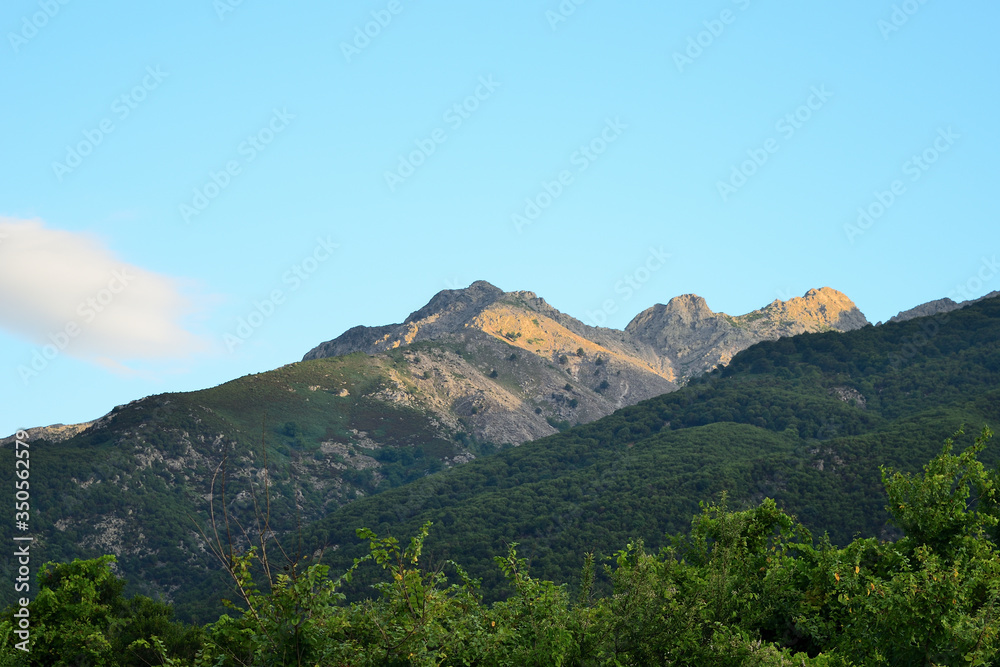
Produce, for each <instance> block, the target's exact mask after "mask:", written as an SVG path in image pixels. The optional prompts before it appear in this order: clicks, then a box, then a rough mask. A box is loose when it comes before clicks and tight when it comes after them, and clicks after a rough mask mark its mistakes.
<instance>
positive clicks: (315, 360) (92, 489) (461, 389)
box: [0, 283, 863, 617]
mask: <svg viewBox="0 0 1000 667" xmlns="http://www.w3.org/2000/svg"><path fill="white" fill-rule="evenodd" d="M820 292H823V291H822V290H821V291H820ZM829 292H830V293H832V294H833V295H836V294H839V293H834V292H833V290H829ZM691 298H692V299H695V298H696V297H691ZM821 300H822V299H814V301H817V303H818V305H817V306H816V309H817V312H818V313H819V315H817V316H815V317H811V319H804V320H803V322H802V323H798V324H796V323H795V322H792V323H791V324H789V323H788V322H786V321H783V320H781V319H780V318H782V317H787V316H788V314H787V313H785V311H784V310H782V308H785V309H787V308H788V307H791V306H781V307H778V306H776V305H775V304H772V305H771V306H768V307H767V308H765V309H762V310H761V311H755V313H751V314H750V315H747V316H743V318H742V319H741V318H729V319H732V320H733V321H734V322H736V324H731V323H730V322H729V319H727V318H728V316H725V315H721V314H719V315H716V314H710V311H709V313H704V312H703V313H701V314H700V315H699V320H698V322H696V323H695V324H696V326H693V327H691V326H690V324H691V322H690V321H688V320H686V319H684V318H683V317H681V318H680V319H679V320H678V322H674V321H673V320H669V318H661V319H662V326H663V329H664V330H665V331H666V330H670V331H673V333H669V334H664V337H662V339H661V338H657V337H656V335H655V326H654V325H653V318H652V317H651V318H647V319H646V320H643V322H644V323H643V324H642V326H640V325H639V324H636V326H635V327H633V329H634V330H635V331H637V332H638V333H636V334H635V335H633V334H630V333H628V332H622V331H616V330H613V329H604V328H594V327H587V326H586V325H584V324H582V323H580V322H578V321H576V320H574V319H573V318H571V317H568V316H566V315H564V314H562V313H560V312H559V311H557V310H556V309H554V308H552V307H551V306H549V305H548V304H547V303H545V301H543V300H542V299H540V298H538V297H537V296H535V295H534V294H532V293H530V292H514V293H504V292H502V291H500V290H498V289H496V288H494V287H492V286H490V285H488V284H487V283H475V284H474V285H473V286H472V287H470V288H469V289H467V290H450V291H445V292H442V293H440V294H438V295H437V296H435V297H434V299H432V300H431V301H430V303H428V304H427V305H426V306H425V307H424V308H422V309H420V310H418V311H416V312H415V313H414V314H413V315H411V316H410V318H408V319H407V321H406V322H404V323H403V324H401V325H392V326H390V327H378V328H374V329H368V328H356V329H353V330H351V331H349V332H348V333H347V334H345V335H344V336H341V337H340V338H338V339H336V340H335V341H331V342H330V343H327V344H324V346H321V347H320V348H318V349H317V350H314V352H313V353H310V355H307V357H310V358H309V359H308V360H306V361H303V362H300V363H296V364H289V365H288V366H284V367H282V368H279V369H276V370H274V371H270V372H267V373H260V374H256V375H250V376H246V377H243V378H239V379H237V380H233V381H231V382H227V383H225V384H223V385H220V386H218V387H214V388H211V389H206V390H202V391H197V392H188V393H176V394H163V395H159V396H151V397H147V398H144V399H141V400H138V401H134V402H132V403H130V404H128V405H125V406H120V407H118V408H116V409H115V410H113V411H112V412H111V413H109V414H108V415H107V416H105V417H104V418H102V419H100V420H97V421H96V422H93V423H91V424H89V425H88V424H85V425H75V426H73V427H60V428H55V427H49V428H43V429H33V430H32V432H31V434H30V435H31V438H32V439H33V444H32V470H33V472H32V499H33V509H32V512H33V514H32V530H33V531H34V535H35V536H36V542H35V546H33V553H34V554H35V557H36V558H37V559H38V560H39V561H40V562H43V561H44V560H72V559H73V558H77V557H94V556H98V555H101V554H105V553H110V554H114V555H116V556H117V557H118V558H119V567H120V569H121V571H122V572H123V573H124V574H126V575H127V576H128V578H129V579H130V580H131V581H132V582H133V583H134V584H135V585H137V586H140V587H142V590H143V592H146V593H149V594H154V595H165V596H167V597H168V599H171V600H173V601H175V602H176V603H177V604H178V606H179V609H182V610H183V613H184V614H185V615H187V616H189V617H190V616H197V615H199V614H202V615H204V617H210V616H211V615H212V614H213V613H215V612H217V609H215V608H211V609H209V608H208V607H206V605H209V606H211V605H212V604H213V603H212V602H210V601H209V599H208V598H206V597H205V596H204V595H203V594H202V593H201V592H200V590H199V588H198V587H196V586H193V585H192V584H193V583H194V582H196V581H197V582H202V583H203V584H204V586H206V587H207V588H209V589H213V588H214V589H215V590H219V587H220V586H222V585H223V579H222V577H221V573H220V570H219V567H218V563H215V562H214V561H213V559H212V558H211V556H210V554H209V552H208V549H209V544H208V543H206V541H205V538H204V535H203V534H202V533H203V532H204V533H208V534H211V524H210V520H209V516H208V513H209V509H210V507H211V506H212V505H211V504H214V506H215V509H216V510H217V511H221V509H222V508H223V507H224V508H225V509H226V511H229V512H231V514H232V518H233V519H234V520H235V521H238V522H239V523H240V524H241V525H244V526H247V525H252V524H253V521H254V517H255V512H256V510H255V502H259V501H260V499H261V494H262V493H263V491H264V490H265V489H270V491H271V494H272V503H271V506H270V511H271V518H270V526H271V528H272V529H273V530H275V531H278V532H283V531H288V530H292V529H293V528H294V527H295V526H297V525H302V524H305V523H309V522H311V521H314V520H317V519H320V518H321V517H323V516H325V515H327V514H329V513H330V512H335V511H336V510H337V509H338V508H340V507H341V506H344V505H346V504H348V503H352V502H357V500H358V499H364V498H366V497H369V496H371V495H373V494H379V493H383V492H386V491H388V490H391V489H393V488H396V487H400V486H405V485H407V484H410V483H412V482H414V481H416V480H419V479H422V478H424V477H425V476H428V475H431V474H432V473H435V472H437V471H440V470H442V469H444V468H447V467H450V466H454V465H456V464H460V463H465V462H468V461H471V460H473V459H475V458H477V457H479V458H481V457H483V456H484V455H488V454H491V453H493V452H495V451H497V450H498V449H502V448H504V447H506V446H509V445H514V444H518V443H521V442H524V441H528V440H532V439H535V438H538V437H540V436H545V435H551V434H554V433H556V432H557V431H558V430H562V429H566V428H568V427H569V426H571V425H573V424H582V423H587V422H590V421H593V420H595V419H598V418H600V417H603V416H605V415H608V414H610V413H612V412H613V411H614V410H616V409H619V408H621V407H623V406H627V405H630V404H634V403H637V402H639V401H642V400H645V399H649V398H651V397H653V396H658V395H661V394H663V393H665V392H669V391H672V390H674V389H676V388H677V387H678V386H679V378H678V377H677V371H676V368H677V366H675V364H677V363H678V361H677V360H682V361H685V360H686V359H687V357H685V356H684V354H685V353H684V352H683V351H680V352H676V353H675V352H674V351H672V350H671V349H670V348H669V346H668V345H667V344H666V343H665V341H667V342H671V341H675V340H684V341H688V343H689V344H690V345H692V346H693V345H695V342H698V344H699V345H702V348H704V349H708V348H711V346H712V340H716V339H717V340H721V341H723V343H724V345H725V346H726V347H725V348H724V349H723V348H720V350H721V351H719V352H717V353H716V354H715V356H714V357H713V356H712V355H707V356H705V354H703V355H702V358H701V361H696V362H695V363H688V364H687V366H685V367H684V368H683V369H682V372H683V373H684V374H687V373H691V372H694V370H696V369H698V368H701V367H702V366H703V365H704V364H712V363H717V361H718V360H719V359H723V358H725V356H726V354H729V352H728V350H731V349H734V348H735V347H737V346H740V345H749V344H750V343H751V342H752V341H753V340H754V338H755V337H769V336H777V335H781V333H782V332H787V331H792V330H793V328H794V327H800V328H830V327H831V326H833V324H836V323H838V321H839V320H838V319H837V318H839V317H840V315H839V314H838V315H837V318H834V317H832V314H833V313H840V311H837V310H836V308H831V307H829V306H828V307H827V309H826V311H823V310H821V306H823V305H824V304H823V303H819V301H821ZM800 301H801V300H798V301H797V300H795V299H793V300H789V301H788V302H786V304H793V305H794V304H796V303H799V302H800ZM805 302H808V303H812V301H810V300H809V298H808V295H807V298H805V301H804V302H803V303H805ZM776 304H779V305H780V304H781V302H776ZM851 308H853V306H851ZM704 310H707V307H706V308H705V309H704ZM847 310H848V311H849V310H850V309H849V308H848V309H847ZM855 310H856V309H855ZM801 311H802V312H803V313H805V312H807V309H805V308H803V309H801ZM859 315H860V314H859ZM862 319H863V318H862ZM698 323H701V324H700V325H699V324H698ZM709 324H711V327H712V331H713V332H715V333H717V332H718V331H721V332H722V334H721V335H720V336H717V337H716V338H713V339H706V338H705V336H704V331H703V330H702V329H705V328H706V327H708V325H709ZM765 324H767V326H765ZM842 324H843V323H842ZM855 324H857V322H851V321H848V322H847V325H849V326H853V325H855ZM751 325H752V326H751ZM699 326H700V327H701V328H699ZM671 327H674V328H676V331H674V330H673V329H671ZM686 329H691V331H692V333H691V334H690V335H688V336H686V337H685V335H684V330H686ZM747 331H749V332H750V334H747V333H746V332H747ZM715 333H713V336H714V335H715ZM645 338H648V340H646V339H645ZM358 348H360V349H358ZM356 349H357V351H355V352H354V353H352V354H342V353H346V352H351V351H354V350H356ZM700 349H701V348H700ZM713 349H714V348H713ZM333 352H336V353H340V354H341V356H326V355H327V354H328V353H333ZM671 355H673V356H671ZM685 363H687V362H686V361H685ZM699 364H702V366H699ZM9 444H10V443H9V440H8V441H6V442H0V447H2V449H3V451H5V452H9V451H11V450H12V448H11V447H9V446H7V445H9ZM12 471H13V466H12V465H11V466H8V467H6V468H5V472H3V473H0V481H2V480H5V479H6V480H8V481H12V480H10V479H9V478H10V475H11V474H12ZM5 476H6V477H5ZM224 479H225V480H226V483H227V485H228V486H227V488H228V489H229V492H227V494H226V496H225V498H224V499H223V496H222V489H221V485H222V482H223V480H224ZM255 496H256V497H255ZM210 503H211V504H210ZM9 520H10V519H9V518H8V521H9ZM237 539H238V540H239V539H240V538H238V537H237ZM8 574H9V572H8Z"/></svg>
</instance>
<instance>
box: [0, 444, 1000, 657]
mask: <svg viewBox="0 0 1000 667" xmlns="http://www.w3.org/2000/svg"><path fill="white" fill-rule="evenodd" d="M991 435H992V434H991V432H990V430H989V429H988V428H984V429H983V431H982V433H981V435H980V436H979V437H978V438H977V439H976V441H975V442H974V443H973V444H972V445H971V446H969V447H967V448H966V449H965V451H963V452H961V453H960V454H955V453H953V441H952V440H951V439H949V440H948V441H946V443H945V446H944V448H943V450H942V451H941V452H940V454H939V455H938V456H936V457H935V458H934V459H932V460H931V461H930V462H929V463H928V464H927V465H926V466H924V469H923V471H922V472H921V473H916V474H907V473H894V472H891V471H889V470H888V469H886V470H884V471H883V484H884V488H885V492H886V495H887V496H888V509H889V511H890V512H891V513H892V516H893V520H894V521H895V522H896V523H897V525H898V526H899V528H900V529H902V530H904V531H905V535H904V536H902V537H900V538H899V539H897V540H894V541H878V540H875V539H872V538H859V539H856V540H854V541H852V542H851V543H850V544H848V545H846V546H845V547H843V548H840V547H836V546H834V545H832V544H831V543H830V541H829V540H828V539H826V538H823V539H820V540H819V542H818V543H817V542H816V541H815V540H813V538H812V536H811V534H810V533H809V531H808V530H806V529H805V528H804V527H803V526H802V525H801V524H799V523H798V522H797V521H795V519H794V518H793V517H791V516H790V515H788V514H787V513H785V512H783V511H782V510H781V509H780V508H779V507H778V506H777V505H776V503H775V502H774V501H773V500H771V499H764V500H763V501H761V502H760V503H758V504H757V505H755V506H753V507H750V508H748V509H746V510H738V511H734V510H730V509H729V506H728V498H727V495H726V494H725V493H723V494H721V496H720V498H719V500H718V502H716V503H708V504H703V505H702V507H701V511H700V512H699V513H698V514H696V515H695V516H694V518H693V520H692V522H691V527H690V530H688V531H687V532H686V533H684V534H681V535H676V536H674V537H673V538H672V539H671V545H670V546H666V547H663V548H662V549H660V550H659V552H658V553H655V554H653V553H650V552H648V551H647V550H646V548H645V546H644V544H643V542H642V541H641V540H634V541H630V542H629V543H628V544H627V545H626V546H625V548H623V549H620V550H619V551H617V552H616V553H615V554H614V556H613V557H612V558H610V559H608V560H609V562H607V563H606V564H605V566H604V570H605V572H606V574H607V576H608V577H609V578H610V580H611V585H612V589H611V591H610V592H609V594H607V595H603V596H602V595H597V594H596V593H595V590H594V588H593V582H594V573H595V558H594V556H593V554H587V555H586V556H585V558H584V567H583V574H582V576H581V580H582V581H583V585H582V586H581V588H580V591H579V594H578V595H577V596H576V597H575V598H572V597H571V596H570V595H569V592H568V589H567V587H566V585H565V584H562V585H557V584H555V583H553V582H551V581H547V580H541V579H537V578H534V577H533V576H531V574H530V573H529V565H528V562H527V560H526V559H525V558H523V557H520V556H519V555H518V552H517V545H516V544H513V543H512V544H509V545H508V548H507V553H506V555H505V556H502V557H496V558H495V559H494V562H495V565H496V566H497V567H498V569H499V570H500V572H501V573H502V575H503V577H504V579H505V580H506V581H507V582H508V584H509V586H510V588H511V594H510V596H509V597H508V598H507V599H506V600H504V601H500V602H495V603H493V604H486V603H484V601H483V599H482V597H481V595H480V594H479V582H478V581H475V580H473V579H471V578H470V577H469V575H468V574H467V573H466V572H465V571H464V570H463V569H462V567H460V566H459V565H457V564H456V563H454V562H451V561H443V562H441V565H440V566H439V567H428V566H427V564H426V558H425V556H424V550H425V544H426V539H427V537H428V535H429V531H430V528H431V524H430V523H426V524H424V525H423V526H421V527H420V529H419V530H418V531H417V533H416V535H415V536H414V537H412V538H411V539H410V540H409V543H408V544H407V545H406V546H405V548H404V547H402V546H401V545H400V543H399V541H398V540H397V539H396V538H394V537H392V536H379V535H378V534H376V533H375V532H374V531H372V530H369V529H367V528H363V529H359V530H357V537H358V538H360V539H362V540H364V541H365V542H367V547H368V554H367V555H366V556H364V557H362V558H359V559H357V560H356V561H355V562H354V563H353V565H352V566H351V567H350V568H348V569H347V570H346V571H345V572H344V574H342V575H341V576H340V577H338V578H337V579H331V578H330V577H329V576H328V573H329V572H328V568H327V567H326V566H325V565H321V564H318V563H313V564H310V565H307V566H303V567H299V566H298V564H296V565H295V566H293V567H290V568H288V569H287V570H286V571H285V572H281V573H279V574H277V576H276V577H275V578H274V580H273V581H269V582H268V583H269V584H270V593H262V592H261V591H260V590H259V589H258V587H257V585H256V584H255V580H254V577H253V576H252V572H251V569H252V567H251V566H252V563H253V562H254V559H255V558H256V557H258V555H257V554H256V553H255V552H254V550H252V549H251V550H250V551H248V552H247V553H245V554H243V555H241V556H235V557H234V558H233V561H232V563H231V564H230V567H231V571H232V572H233V574H234V576H235V578H236V580H237V581H238V588H239V590H241V591H242V592H243V603H244V604H242V605H235V604H232V605H231V608H232V610H233V612H234V615H232V616H229V615H224V616H222V617H221V618H220V619H219V620H218V621H216V622H215V623H212V624H210V625H208V626H206V627H205V628H204V629H202V630H194V629H188V630H184V629H183V628H180V627H178V626H176V625H175V624H172V623H171V622H170V621H169V613H167V611H168V609H167V607H166V606H165V605H161V604H159V603H153V602H152V601H151V600H148V599H136V598H133V599H131V600H125V599H124V598H122V597H121V590H122V586H123V582H122V581H121V580H120V579H118V578H117V577H115V576H114V575H112V574H111V573H110V571H109V567H108V566H109V565H110V563H112V562H113V559H112V558H111V557H104V558H101V559H97V560H94V561H75V562H74V563H71V564H68V565H57V564H48V565H47V566H46V567H45V568H43V571H42V572H41V573H40V574H39V577H38V578H39V584H40V592H39V594H38V596H37V598H36V599H35V600H34V601H33V602H32V603H31V618H32V624H33V626H32V632H33V644H32V652H31V653H30V654H27V655H24V654H20V653H19V652H18V651H16V650H15V649H13V648H12V642H13V640H12V639H11V632H10V631H11V628H12V620H13V617H12V615H11V614H12V610H8V611H7V612H5V615H4V619H3V621H2V623H0V638H2V639H3V643H2V647H0V664H4V665H8V664H9V665H15V664H32V665H34V664H39V665H71V664H73V665H75V664H87V665H108V666H114V665H132V664H163V665H171V666H173V667H209V666H212V667H227V666H233V667H236V666H244V667H245V666H251V665H253V666H257V665H259V666H262V667H263V666H267V667H271V666H275V667H277V666H281V667H284V666H286V665H287V666H292V665H295V666H301V665H358V666H374V665H421V666H423V665H486V666H497V667H499V666H508V665H510V666H514V665H517V666H522V665H525V666H531V665H615V666H619V667H622V666H626V665H629V666H631V665H636V666H638V665H690V666H695V665H697V666H699V667H700V666H704V665H708V666H715V665H717V666H720V667H721V666H729V665H758V666H761V667H765V666H766V667H777V666H787V667H792V666H801V665H805V666H807V667H833V666H842V667H846V666H850V665H940V666H945V665H947V666H956V667H957V666H959V665H961V666H968V665H997V664H1000V624H998V623H997V621H996V613H997V606H998V602H1000V551H998V544H997V542H996V540H995V528H996V526H997V523H998V511H997V508H998V504H997V502H996V501H997V495H998V493H997V482H998V473H997V471H990V470H988V469H987V468H986V467H985V466H983V465H982V463H981V462H980V461H979V456H980V455H981V454H982V453H983V451H984V450H985V446H986V443H987V441H988V440H989V438H990V437H991ZM366 564H374V565H375V566H376V568H375V569H376V571H381V572H382V573H383V574H384V575H385V576H384V577H382V578H380V579H379V581H377V582H376V583H375V584H374V586H373V590H374V592H375V593H376V596H375V597H373V598H371V599H366V600H360V601H356V602H348V601H347V599H346V597H345V596H344V595H343V593H341V592H340V590H339V589H340V588H341V587H342V586H343V585H344V584H345V583H348V582H350V580H351V579H352V578H353V576H354V575H355V574H356V573H358V572H360V571H361V569H362V567H363V566H365V565H366ZM445 568H447V569H448V570H449V571H451V572H452V575H451V576H449V575H447V574H445ZM133 618H138V619H139V623H134V622H129V623H127V622H125V619H129V620H130V621H131V619H133ZM139 651H147V652H151V653H149V654H147V655H143V656H142V657H141V659H142V660H143V661H144V662H141V663H140V662H137V661H136V660H137V659H139V656H140V653H139ZM81 661H82V662H81Z"/></svg>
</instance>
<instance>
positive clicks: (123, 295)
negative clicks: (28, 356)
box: [0, 217, 206, 367]
mask: <svg viewBox="0 0 1000 667" xmlns="http://www.w3.org/2000/svg"><path fill="white" fill-rule="evenodd" d="M191 310H192V307H191V303H190V301H189V299H187V298H186V297H184V296H183V295H182V294H181V293H180V291H179V286H178V282H177V281H176V280H175V279H172V278H170V277H168V276H163V275H159V274H156V273H153V272H151V271H146V270H144V269H141V268H139V267H137V266H135V265H133V264H128V263H127V262H123V261H121V260H120V259H118V258H117V257H115V256H114V254H113V253H112V252H111V251H110V250H108V249H107V248H105V247H104V246H103V245H102V244H101V243H100V242H99V241H98V240H97V239H95V238H93V237H91V236H89V235H87V234H82V233H77V232H68V231H62V230H56V229H48V228H46V227H45V225H44V223H43V222H42V221H41V220H16V219H11V218H3V217H0V328H3V329H6V330H7V331H10V332H12V333H14V334H17V335H19V336H22V337H24V338H27V339H29V340H31V341H32V342H35V343H37V344H40V345H56V346H57V347H59V349H60V350H61V351H62V352H64V353H66V354H69V355H70V356H73V357H77V358H81V359H86V360H88V361H93V362H98V360H100V361H99V363H100V364H101V365H104V366H105V367H107V366H108V365H109V363H110V364H115V365H120V364H121V362H122V361H123V360H137V359H169V358H178V357H186V356H189V355H190V354H192V353H194V352H197V351H200V350H203V349H205V348H206V344H205V343H204V341H202V340H201V339H200V338H198V337H197V336H195V335H194V334H192V333H190V332H188V331H186V330H185V329H184V328H183V327H182V326H181V321H182V320H183V318H184V317H185V316H186V315H187V314H188V313H190V312H191Z"/></svg>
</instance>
